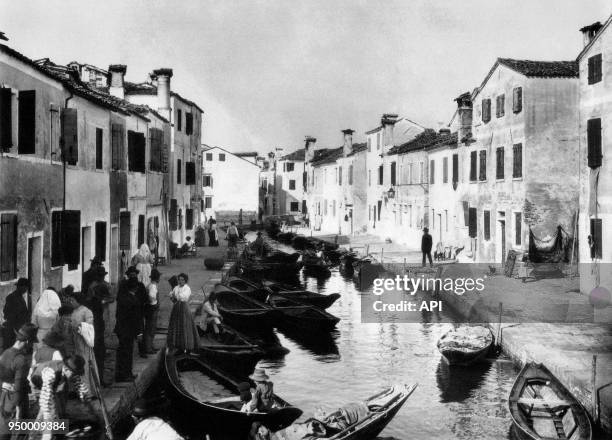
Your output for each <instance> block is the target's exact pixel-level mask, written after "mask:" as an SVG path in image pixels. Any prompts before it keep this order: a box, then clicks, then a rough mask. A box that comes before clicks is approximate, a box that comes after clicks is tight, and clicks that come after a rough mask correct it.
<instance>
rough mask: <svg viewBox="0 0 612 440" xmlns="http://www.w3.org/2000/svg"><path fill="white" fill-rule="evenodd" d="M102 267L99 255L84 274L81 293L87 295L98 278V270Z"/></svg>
mask: <svg viewBox="0 0 612 440" xmlns="http://www.w3.org/2000/svg"><path fill="white" fill-rule="evenodd" d="M99 267H102V258H100V257H98V256H97V255H96V256H95V257H93V258H92V259H91V265H90V266H89V269H87V270H86V271H85V272H83V278H82V280H81V292H83V293H84V294H85V293H87V290H88V289H89V286H90V285H91V283H93V282H94V280H95V279H96V278H97V274H98V268H99Z"/></svg>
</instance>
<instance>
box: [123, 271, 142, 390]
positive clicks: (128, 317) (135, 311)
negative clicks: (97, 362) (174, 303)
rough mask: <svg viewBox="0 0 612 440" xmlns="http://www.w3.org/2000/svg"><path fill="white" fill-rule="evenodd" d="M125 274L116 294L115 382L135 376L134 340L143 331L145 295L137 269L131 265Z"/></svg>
mask: <svg viewBox="0 0 612 440" xmlns="http://www.w3.org/2000/svg"><path fill="white" fill-rule="evenodd" d="M126 275H127V276H128V279H127V280H124V281H122V282H121V285H120V287H119V293H118V294H117V315H116V317H117V319H116V324H115V333H116V334H117V338H118V339H119V345H118V347H117V364H116V369H115V380H116V381H117V382H127V381H132V380H134V378H135V376H134V374H133V373H132V365H133V352H134V341H135V340H136V338H137V337H138V335H141V334H142V331H143V317H142V316H143V308H144V301H146V297H147V292H146V289H145V287H144V285H143V284H142V283H141V282H140V281H138V278H137V277H136V276H137V275H138V270H137V269H136V268H135V267H134V266H131V267H130V268H128V270H127V272H126ZM143 292H144V293H143ZM142 345H144V344H142ZM143 351H144V347H143V349H142V350H141V356H142V355H143ZM145 357H146V354H145Z"/></svg>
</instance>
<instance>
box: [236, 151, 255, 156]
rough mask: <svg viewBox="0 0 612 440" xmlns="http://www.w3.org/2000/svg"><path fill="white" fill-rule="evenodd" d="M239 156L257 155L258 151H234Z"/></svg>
mask: <svg viewBox="0 0 612 440" xmlns="http://www.w3.org/2000/svg"><path fill="white" fill-rule="evenodd" d="M234 155H235V156H238V157H257V151H244V152H240V153H234Z"/></svg>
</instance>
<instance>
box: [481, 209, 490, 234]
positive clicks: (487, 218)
mask: <svg viewBox="0 0 612 440" xmlns="http://www.w3.org/2000/svg"><path fill="white" fill-rule="evenodd" d="M482 226H483V229H484V239H485V240H490V239H491V212H490V211H485V212H484V218H483V225H482Z"/></svg>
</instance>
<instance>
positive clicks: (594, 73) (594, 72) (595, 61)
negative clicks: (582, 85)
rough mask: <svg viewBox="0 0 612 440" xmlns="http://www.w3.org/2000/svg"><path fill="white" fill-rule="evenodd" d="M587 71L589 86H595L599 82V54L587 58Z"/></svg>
mask: <svg viewBox="0 0 612 440" xmlns="http://www.w3.org/2000/svg"><path fill="white" fill-rule="evenodd" d="M588 70H589V74H588V82H589V84H596V83H598V82H599V81H601V54H597V55H593V56H592V57H590V58H589V66H588Z"/></svg>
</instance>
